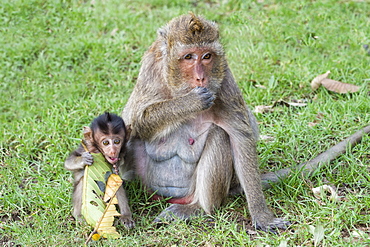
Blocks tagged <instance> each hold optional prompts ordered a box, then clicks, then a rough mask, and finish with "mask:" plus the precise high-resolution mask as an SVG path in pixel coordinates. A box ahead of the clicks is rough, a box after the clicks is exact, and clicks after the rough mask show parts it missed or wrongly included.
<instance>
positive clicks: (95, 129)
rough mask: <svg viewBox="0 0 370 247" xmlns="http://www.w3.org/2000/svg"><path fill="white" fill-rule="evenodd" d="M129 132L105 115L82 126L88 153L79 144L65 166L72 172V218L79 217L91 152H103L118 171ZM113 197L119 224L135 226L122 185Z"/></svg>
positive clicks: (121, 123)
mask: <svg viewBox="0 0 370 247" xmlns="http://www.w3.org/2000/svg"><path fill="white" fill-rule="evenodd" d="M129 132H130V131H129V130H128V129H126V126H125V123H124V121H123V119H122V118H121V117H119V116H117V115H115V114H112V113H108V112H106V113H105V114H103V115H100V116H98V117H97V118H95V119H94V120H93V121H92V123H91V125H90V127H87V126H86V127H84V140H83V142H84V145H85V146H86V148H87V151H86V150H85V148H84V147H83V145H82V144H81V145H80V146H79V147H78V148H77V149H76V150H75V151H73V152H72V153H71V154H70V155H69V157H68V158H67V159H66V161H65V164H64V166H65V168H66V169H67V170H69V171H72V172H73V176H74V189H73V195H72V200H73V216H74V217H75V218H76V219H79V218H80V217H81V206H82V186H83V183H82V182H83V176H84V169H85V166H87V165H92V164H93V162H94V160H93V156H92V155H91V154H90V153H102V154H103V156H104V157H105V159H106V161H107V162H108V163H110V164H111V165H112V166H113V168H115V169H117V168H118V166H119V163H123V156H124V153H125V151H126V148H125V147H126V142H127V140H128V138H129V135H130V133H129ZM121 167H122V166H121ZM116 196H117V200H118V207H119V209H120V214H121V216H120V220H121V222H122V223H123V224H124V226H125V227H127V228H132V227H134V225H135V223H134V221H133V220H132V214H131V210H130V207H129V204H128V198H127V196H126V192H125V190H124V189H123V187H122V186H121V187H120V188H119V189H118V191H117V194H116Z"/></svg>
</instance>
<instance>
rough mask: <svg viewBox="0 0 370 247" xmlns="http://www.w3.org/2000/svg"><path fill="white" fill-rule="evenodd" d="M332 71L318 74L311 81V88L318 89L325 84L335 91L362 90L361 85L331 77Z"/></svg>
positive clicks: (349, 91) (350, 91)
mask: <svg viewBox="0 0 370 247" xmlns="http://www.w3.org/2000/svg"><path fill="white" fill-rule="evenodd" d="M329 74H330V71H328V72H326V73H325V74H322V75H318V76H316V77H315V78H314V79H313V80H312V82H311V88H312V89H313V90H316V89H318V88H319V87H320V85H323V86H324V87H325V88H326V89H328V90H330V91H332V92H335V93H354V92H357V91H358V90H360V87H359V86H356V85H353V84H349V83H344V82H340V81H336V80H332V79H329V78H328V76H329Z"/></svg>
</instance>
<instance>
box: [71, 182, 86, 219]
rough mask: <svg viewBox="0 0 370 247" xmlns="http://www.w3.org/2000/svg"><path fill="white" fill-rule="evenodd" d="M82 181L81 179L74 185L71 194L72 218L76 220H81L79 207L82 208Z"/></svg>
mask: <svg viewBox="0 0 370 247" xmlns="http://www.w3.org/2000/svg"><path fill="white" fill-rule="evenodd" d="M82 181H83V179H82V178H81V179H80V180H79V181H78V182H77V184H75V186H74V189H73V194H72V202H73V213H72V215H73V217H74V218H75V219H76V220H81V207H82V187H83V183H82Z"/></svg>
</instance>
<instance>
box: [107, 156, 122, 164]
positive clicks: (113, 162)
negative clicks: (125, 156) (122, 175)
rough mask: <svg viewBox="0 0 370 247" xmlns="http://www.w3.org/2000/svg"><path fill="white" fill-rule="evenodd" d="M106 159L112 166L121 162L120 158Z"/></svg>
mask: <svg viewBox="0 0 370 247" xmlns="http://www.w3.org/2000/svg"><path fill="white" fill-rule="evenodd" d="M106 159H107V160H108V162H109V163H111V164H115V163H117V162H118V160H119V158H117V157H109V156H107V157H106Z"/></svg>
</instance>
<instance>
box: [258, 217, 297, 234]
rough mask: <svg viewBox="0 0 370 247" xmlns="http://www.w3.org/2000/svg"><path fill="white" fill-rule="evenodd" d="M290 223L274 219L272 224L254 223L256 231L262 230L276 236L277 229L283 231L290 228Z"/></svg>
mask: <svg viewBox="0 0 370 247" xmlns="http://www.w3.org/2000/svg"><path fill="white" fill-rule="evenodd" d="M290 225H291V223H290V222H289V221H286V220H284V219H280V218H274V219H273V220H272V222H269V223H267V224H264V225H262V224H259V223H258V222H256V223H255V226H256V229H258V230H262V231H264V232H271V233H274V234H277V231H276V230H277V229H282V230H285V229H287V228H288V226H290Z"/></svg>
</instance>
